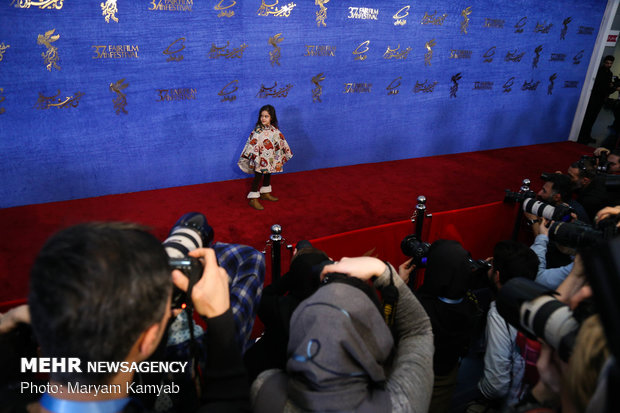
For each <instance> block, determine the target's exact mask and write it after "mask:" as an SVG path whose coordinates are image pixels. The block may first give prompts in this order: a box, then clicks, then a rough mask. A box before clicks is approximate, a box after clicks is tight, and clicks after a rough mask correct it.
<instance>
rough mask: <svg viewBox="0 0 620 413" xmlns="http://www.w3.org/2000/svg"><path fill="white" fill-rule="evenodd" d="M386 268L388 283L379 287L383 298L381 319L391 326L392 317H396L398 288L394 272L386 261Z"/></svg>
mask: <svg viewBox="0 0 620 413" xmlns="http://www.w3.org/2000/svg"><path fill="white" fill-rule="evenodd" d="M384 262H385V265H387V267H388V269H389V270H390V283H389V284H388V285H386V286H385V287H382V288H381V289H380V291H381V297H382V298H383V319H384V320H385V323H386V324H387V325H388V327H390V329H391V328H392V326H393V325H394V318H395V317H396V305H397V304H398V288H396V286H395V285H394V272H393V271H392V266H391V265H390V264H389V263H388V262H386V261H384Z"/></svg>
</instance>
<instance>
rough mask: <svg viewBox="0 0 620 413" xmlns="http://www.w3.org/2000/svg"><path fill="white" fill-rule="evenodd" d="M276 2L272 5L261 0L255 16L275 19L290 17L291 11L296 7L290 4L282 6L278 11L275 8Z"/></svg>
mask: <svg viewBox="0 0 620 413" xmlns="http://www.w3.org/2000/svg"><path fill="white" fill-rule="evenodd" d="M277 5H278V0H276V2H275V3H273V4H265V0H261V5H260V7H259V8H258V11H257V12H256V14H258V15H259V16H269V15H272V16H275V17H290V15H291V11H293V9H294V8H295V6H297V5H296V4H295V3H293V2H290V3H289V4H287V5H286V6H282V7H280V8H279V9H278V8H276V6H277Z"/></svg>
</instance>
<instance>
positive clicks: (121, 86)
mask: <svg viewBox="0 0 620 413" xmlns="http://www.w3.org/2000/svg"><path fill="white" fill-rule="evenodd" d="M127 86H129V83H125V79H124V78H123V79H121V80H119V81H117V82H116V83H110V91H112V92H114V93H116V95H117V96H116V98H114V100H113V101H112V103H114V109H115V110H116V114H117V115H120V114H121V112H123V113H124V114H125V115H126V114H127V110H125V106H127V96H126V95H125V94H124V93H123V92H121V90H125V89H127Z"/></svg>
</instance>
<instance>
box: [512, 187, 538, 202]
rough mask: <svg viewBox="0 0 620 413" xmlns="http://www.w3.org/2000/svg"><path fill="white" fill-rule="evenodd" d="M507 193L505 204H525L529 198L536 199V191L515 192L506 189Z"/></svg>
mask: <svg viewBox="0 0 620 413" xmlns="http://www.w3.org/2000/svg"><path fill="white" fill-rule="evenodd" d="M505 192H506V193H505V194H504V202H513V203H514V202H523V201H525V200H526V199H528V198H536V193H535V192H534V191H522V192H513V191H511V190H510V189H506V190H505Z"/></svg>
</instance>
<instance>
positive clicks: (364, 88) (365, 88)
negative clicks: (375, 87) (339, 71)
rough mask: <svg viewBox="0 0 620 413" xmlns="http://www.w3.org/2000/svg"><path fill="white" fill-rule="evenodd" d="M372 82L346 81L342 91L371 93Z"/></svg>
mask: <svg viewBox="0 0 620 413" xmlns="http://www.w3.org/2000/svg"><path fill="white" fill-rule="evenodd" d="M370 92H372V83H345V84H344V90H343V92H342V93H345V94H346V93H370Z"/></svg>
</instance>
